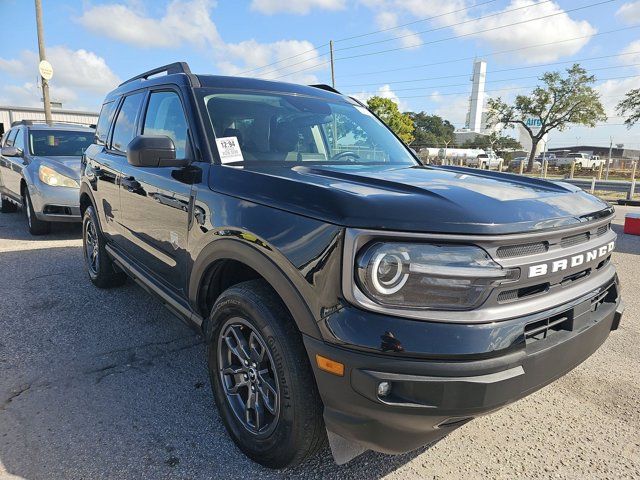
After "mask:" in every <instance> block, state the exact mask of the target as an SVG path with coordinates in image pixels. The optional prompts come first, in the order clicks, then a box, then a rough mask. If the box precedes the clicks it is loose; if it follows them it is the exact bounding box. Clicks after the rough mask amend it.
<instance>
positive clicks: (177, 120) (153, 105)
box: [142, 92, 187, 158]
mask: <svg viewBox="0 0 640 480" xmlns="http://www.w3.org/2000/svg"><path fill="white" fill-rule="evenodd" d="M142 133H143V135H164V136H167V137H169V138H170V139H171V140H173V144H174V145H175V147H176V158H185V157H186V149H187V119H186V117H185V115H184V110H183V109H182V103H181V102H180V97H179V96H178V94H176V93H175V92H154V93H152V94H151V96H150V97H149V106H148V107H147V114H146V116H145V119H144V128H143V130H142Z"/></svg>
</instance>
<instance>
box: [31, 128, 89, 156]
mask: <svg viewBox="0 0 640 480" xmlns="http://www.w3.org/2000/svg"><path fill="white" fill-rule="evenodd" d="M92 142H93V133H92V132H89V131H87V132H74V131H69V130H29V151H30V152H31V154H32V155H39V156H42V157H80V156H82V154H83V153H84V152H85V150H86V149H87V147H89V145H91V143H92Z"/></svg>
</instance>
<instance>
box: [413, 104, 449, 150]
mask: <svg viewBox="0 0 640 480" xmlns="http://www.w3.org/2000/svg"><path fill="white" fill-rule="evenodd" d="M407 115H409V116H410V117H411V120H412V121H413V128H414V130H413V136H414V137H415V140H414V143H415V144H417V145H425V146H429V147H438V146H443V145H445V144H448V143H451V142H453V140H454V136H453V131H454V130H455V127H454V126H453V125H452V124H451V123H450V122H449V120H445V119H443V118H442V117H439V116H438V115H429V114H427V113H426V112H418V113H415V112H407Z"/></svg>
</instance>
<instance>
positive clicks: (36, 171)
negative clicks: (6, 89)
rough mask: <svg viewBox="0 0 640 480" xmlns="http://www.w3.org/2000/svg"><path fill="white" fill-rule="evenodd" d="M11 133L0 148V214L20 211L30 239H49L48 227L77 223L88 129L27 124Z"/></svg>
mask: <svg viewBox="0 0 640 480" xmlns="http://www.w3.org/2000/svg"><path fill="white" fill-rule="evenodd" d="M11 127H12V128H11V130H9V131H8V132H7V133H6V134H5V135H4V137H3V139H2V144H1V145H2V151H1V154H0V200H1V201H2V209H1V210H0V211H2V212H4V213H8V212H15V211H16V210H17V208H18V207H22V210H23V211H24V212H25V216H26V220H27V224H28V226H29V232H30V233H31V234H32V235H43V234H46V233H49V231H50V230H51V222H80V220H81V218H80V201H79V198H80V193H79V192H80V160H81V158H82V155H83V154H84V151H85V149H86V148H87V147H88V146H89V145H91V142H93V137H94V134H95V131H94V129H93V128H90V127H88V126H80V125H72V124H65V123H52V124H45V123H35V122H31V121H28V120H22V121H20V122H14V123H13V124H12V125H11Z"/></svg>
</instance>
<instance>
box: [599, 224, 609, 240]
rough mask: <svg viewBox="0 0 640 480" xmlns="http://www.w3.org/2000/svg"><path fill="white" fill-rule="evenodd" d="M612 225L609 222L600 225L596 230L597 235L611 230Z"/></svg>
mask: <svg viewBox="0 0 640 480" xmlns="http://www.w3.org/2000/svg"><path fill="white" fill-rule="evenodd" d="M610 227H611V224H610V223H607V224H606V225H602V226H601V227H598V230H597V231H596V236H598V237H601V236H602V235H604V234H605V233H607V232H608V231H609V228H610Z"/></svg>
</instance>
